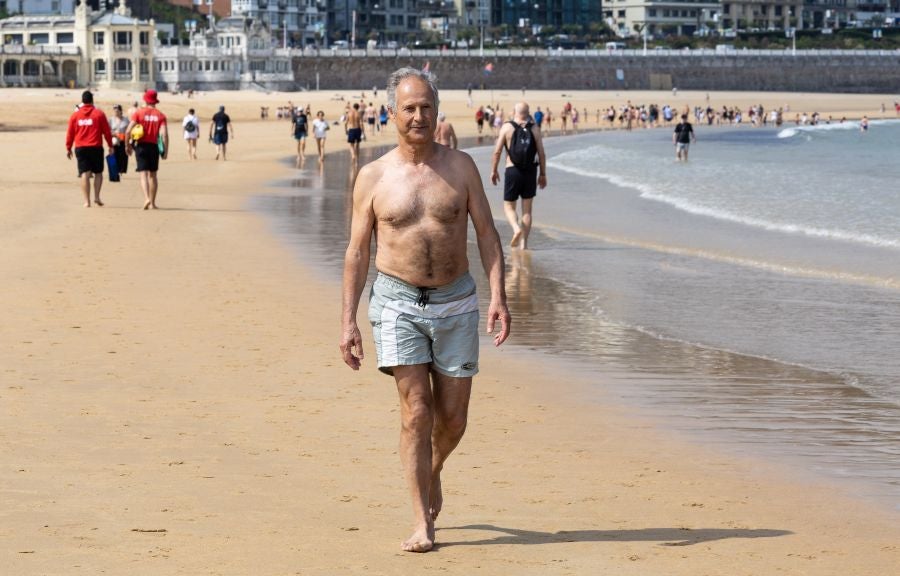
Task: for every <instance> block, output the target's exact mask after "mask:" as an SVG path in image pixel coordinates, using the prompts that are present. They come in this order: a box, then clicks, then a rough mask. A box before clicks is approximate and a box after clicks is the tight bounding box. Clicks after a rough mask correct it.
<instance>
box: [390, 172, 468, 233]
mask: <svg viewBox="0 0 900 576" xmlns="http://www.w3.org/2000/svg"><path fill="white" fill-rule="evenodd" d="M466 213H467V212H466V202H465V196H464V195H462V194H460V193H459V192H457V191H456V190H454V189H453V188H450V187H449V186H447V185H443V184H438V183H434V182H432V183H427V182H420V183H416V182H411V181H407V182H404V183H397V184H396V185H394V186H392V187H391V188H390V189H386V190H384V191H383V192H382V193H380V194H379V197H378V200H377V202H376V206H375V215H376V217H377V219H378V222H379V223H380V224H383V225H385V226H388V227H390V228H394V229H401V228H409V227H413V226H419V225H430V224H443V225H450V224H454V223H458V222H460V221H461V220H464V219H465V216H466Z"/></svg>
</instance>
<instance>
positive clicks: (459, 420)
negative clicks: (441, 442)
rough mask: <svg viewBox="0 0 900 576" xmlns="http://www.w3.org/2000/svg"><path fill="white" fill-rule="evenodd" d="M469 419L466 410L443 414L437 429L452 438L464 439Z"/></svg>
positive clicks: (438, 419) (436, 424) (438, 420)
mask: <svg viewBox="0 0 900 576" xmlns="http://www.w3.org/2000/svg"><path fill="white" fill-rule="evenodd" d="M467 423H468V417H467V415H466V412H465V411H464V410H456V411H453V412H442V413H441V414H439V416H438V418H437V421H436V422H435V427H436V428H438V429H439V430H440V431H443V432H444V433H446V434H447V435H448V436H451V437H462V435H463V434H464V433H465V432H466V425H467Z"/></svg>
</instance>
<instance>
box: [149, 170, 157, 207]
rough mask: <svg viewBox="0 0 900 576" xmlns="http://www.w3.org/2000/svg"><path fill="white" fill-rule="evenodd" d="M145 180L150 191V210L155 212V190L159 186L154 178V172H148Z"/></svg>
mask: <svg viewBox="0 0 900 576" xmlns="http://www.w3.org/2000/svg"><path fill="white" fill-rule="evenodd" d="M147 180H148V189H149V191H150V208H151V209H152V210H156V189H157V186H158V185H159V180H158V179H157V178H156V172H149V173H148V176H147Z"/></svg>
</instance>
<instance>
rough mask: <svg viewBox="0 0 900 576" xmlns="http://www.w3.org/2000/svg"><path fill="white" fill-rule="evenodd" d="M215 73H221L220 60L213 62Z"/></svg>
mask: <svg viewBox="0 0 900 576" xmlns="http://www.w3.org/2000/svg"><path fill="white" fill-rule="evenodd" d="M213 71H214V72H218V71H219V61H218V60H214V61H213Z"/></svg>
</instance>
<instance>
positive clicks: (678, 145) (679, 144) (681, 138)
mask: <svg viewBox="0 0 900 576" xmlns="http://www.w3.org/2000/svg"><path fill="white" fill-rule="evenodd" d="M696 141H697V137H696V136H694V127H693V126H691V123H690V122H688V117H687V114H682V115H681V122H679V123H678V124H677V125H675V131H674V132H673V133H672V144H674V145H675V159H676V160H677V161H679V162H687V161H688V148H690V146H691V142H696Z"/></svg>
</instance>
